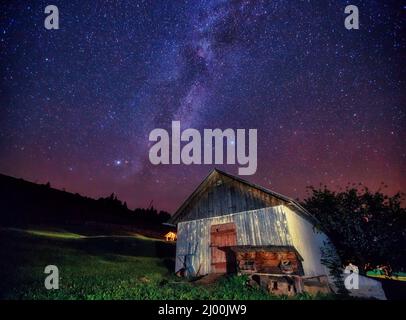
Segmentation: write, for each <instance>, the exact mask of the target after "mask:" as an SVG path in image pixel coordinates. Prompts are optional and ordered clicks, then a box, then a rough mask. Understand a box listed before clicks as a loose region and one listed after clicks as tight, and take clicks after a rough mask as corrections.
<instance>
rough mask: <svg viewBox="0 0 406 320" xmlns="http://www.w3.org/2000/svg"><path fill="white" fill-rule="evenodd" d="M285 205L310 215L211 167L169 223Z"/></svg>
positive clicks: (260, 189)
mask: <svg viewBox="0 0 406 320" xmlns="http://www.w3.org/2000/svg"><path fill="white" fill-rule="evenodd" d="M279 205H286V206H288V207H291V208H292V209H294V210H295V212H298V213H299V214H303V215H305V216H306V217H307V218H310V219H313V217H311V215H310V214H309V213H308V212H307V211H306V210H305V209H304V208H302V207H301V206H300V205H299V204H298V203H297V202H296V201H294V200H292V199H290V198H288V197H285V196H283V195H280V194H278V193H275V192H273V191H270V190H267V189H265V188H263V187H260V186H258V185H255V184H252V183H249V182H247V181H245V180H243V179H240V178H239V177H235V176H233V175H230V174H228V173H225V172H222V171H220V170H217V169H214V170H213V171H212V172H211V173H210V174H209V175H208V176H207V177H206V179H204V180H203V182H202V183H201V184H200V185H199V186H198V187H197V188H196V190H195V191H194V192H193V193H192V194H191V195H190V196H189V198H188V199H186V201H185V202H184V203H183V204H182V205H181V206H180V208H179V209H178V210H177V211H176V212H175V214H174V215H173V216H172V218H171V221H170V222H171V223H173V224H177V223H179V222H182V221H191V220H196V219H204V218H212V217H217V216H223V215H227V214H231V213H236V212H244V211H250V210H256V209H261V208H266V207H274V206H279Z"/></svg>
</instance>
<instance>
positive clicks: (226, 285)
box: [0, 229, 331, 300]
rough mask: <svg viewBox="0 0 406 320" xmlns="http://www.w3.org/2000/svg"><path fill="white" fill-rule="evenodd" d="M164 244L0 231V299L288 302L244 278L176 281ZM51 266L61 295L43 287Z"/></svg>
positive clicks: (142, 240)
mask: <svg viewBox="0 0 406 320" xmlns="http://www.w3.org/2000/svg"><path fill="white" fill-rule="evenodd" d="M53 232H56V231H55V230H54V231H53ZM161 244H166V243H160V241H157V240H152V239H148V238H120V237H118V238H115V237H107V238H93V239H92V238H86V237H82V238H63V237H54V236H52V237H49V236H43V235H38V234H33V233H30V232H21V231H16V230H10V229H8V230H7V231H4V230H1V229H0V261H1V262H2V268H0V299H29V300H32V299H35V300H36V299H46V300H48V299H57V300H61V299H63V300H78V299H80V300H82V299H85V300H105V299H136V300H139V299H140V300H143V299H152V300H154V299H179V300H188V299H198V300H209V299H222V300H230V299H232V300H249V299H259V300H264V299H266V300H272V299H287V297H276V296H273V295H270V294H268V293H267V292H265V291H264V290H262V289H260V288H253V287H251V286H249V285H248V283H247V282H248V281H247V280H248V278H247V277H245V276H240V277H238V276H232V277H228V278H224V279H222V280H221V281H219V282H218V283H215V284H212V285H199V284H196V283H194V282H187V281H186V280H183V279H180V278H177V277H175V276H174V275H173V265H168V264H167V260H168V259H169V257H168V256H166V255H165V254H161V255H159V252H161V251H160V250H161V249H160V250H158V251H157V247H160V246H161ZM123 247H126V248H127V249H123ZM120 248H121V249H120ZM168 254H170V255H172V252H171V251H168ZM49 264H54V265H56V266H58V268H59V272H60V283H59V285H60V288H59V289H58V290H46V289H45V287H44V279H45V276H46V275H45V274H44V268H45V266H46V265H49ZM326 297H327V296H326ZM298 298H299V299H312V298H314V297H311V296H307V295H300V296H298ZM318 298H319V297H318ZM329 298H331V296H329Z"/></svg>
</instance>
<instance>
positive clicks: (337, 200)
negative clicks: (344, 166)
mask: <svg viewBox="0 0 406 320" xmlns="http://www.w3.org/2000/svg"><path fill="white" fill-rule="evenodd" d="M401 204H402V194H400V193H397V194H395V195H394V196H392V197H389V196H387V195H385V194H383V193H382V192H381V191H377V192H371V191H370V190H368V188H363V187H361V186H351V187H347V188H346V189H345V190H344V191H339V192H334V191H331V190H329V189H327V188H326V187H320V188H318V189H316V188H313V187H310V195H309V197H308V198H307V199H305V200H304V202H303V206H304V207H306V208H307V209H308V210H309V211H310V212H312V213H313V214H314V215H315V216H316V217H317V219H318V220H319V221H320V223H321V228H322V229H323V230H325V231H326V232H327V234H328V235H329V236H330V238H331V239H332V241H333V243H334V245H335V247H336V249H337V251H338V254H339V256H340V257H341V259H342V260H343V262H344V263H345V262H347V261H352V262H353V263H356V264H358V265H364V264H366V263H371V264H372V265H378V264H390V265H391V266H392V267H393V268H396V269H404V268H405V265H406V264H405V257H406V246H405V243H406V209H405V208H402V206H401Z"/></svg>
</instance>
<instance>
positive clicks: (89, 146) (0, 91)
mask: <svg viewBox="0 0 406 320" xmlns="http://www.w3.org/2000/svg"><path fill="white" fill-rule="evenodd" d="M364 2H366V3H364ZM48 4H49V3H46V2H42V1H38V2H36V3H35V4H32V3H24V2H21V3H16V2H10V3H2V4H1V5H0V6H1V7H0V11H1V20H0V49H1V50H0V75H1V77H0V82H1V86H0V103H1V109H0V124H1V127H0V128H1V132H0V172H1V173H4V174H9V175H13V176H16V177H21V178H24V179H27V180H31V181H37V182H41V183H44V182H47V181H50V183H51V185H52V186H54V187H57V188H65V189H66V190H68V191H72V192H79V193H81V194H84V195H88V196H92V197H100V196H106V195H108V194H110V193H112V192H115V193H117V194H118V196H119V198H120V199H122V200H125V201H127V203H128V204H129V206H130V207H136V206H137V207H138V206H140V207H145V206H147V205H148V204H149V203H150V202H151V201H152V200H153V201H154V205H155V206H156V207H158V208H160V209H165V210H169V211H172V210H174V209H175V208H176V207H177V206H178V205H179V204H180V202H181V201H182V200H183V199H184V198H185V197H186V196H187V195H188V194H189V193H190V192H192V190H193V188H194V187H195V186H196V185H197V184H198V183H199V182H200V181H201V180H202V179H203V178H204V177H205V176H206V175H207V174H208V173H209V171H210V170H211V169H212V168H213V167H214V166H211V165H191V166H185V165H167V166H153V165H152V164H150V163H149V160H148V150H149V147H150V145H151V144H150V143H149V141H148V135H149V132H150V131H151V130H153V129H154V128H166V129H169V128H170V126H171V121H175V120H179V121H181V124H182V127H183V128H184V129H185V128H188V127H193V128H196V129H199V130H202V129H203V128H222V129H226V128H234V129H237V128H245V129H250V128H255V129H258V170H257V172H256V174H255V175H253V176H250V177H245V178H246V179H248V180H250V181H252V182H255V183H258V184H261V185H263V186H265V187H268V188H271V189H273V190H275V191H278V192H281V193H284V194H286V195H289V196H292V197H294V198H296V197H299V198H301V197H303V196H305V190H306V186H308V185H316V186H317V185H319V184H320V183H322V184H326V185H327V186H329V187H331V188H338V187H339V186H345V185H346V184H347V183H349V182H351V183H358V182H361V183H364V184H365V185H367V186H369V187H370V188H372V189H377V188H378V187H379V186H380V184H381V182H385V183H386V184H387V185H388V190H387V191H388V192H389V193H393V192H396V191H398V190H401V191H406V190H405V189H406V188H405V187H406V186H405V158H406V151H405V148H404V146H405V143H404V141H406V132H405V114H406V107H405V94H404V92H405V87H404V80H405V79H404V73H402V69H404V64H403V63H402V62H403V61H404V55H402V53H403V52H404V49H405V41H404V40H405V39H404V33H403V34H402V31H404V24H403V21H402V20H401V15H402V14H404V11H405V8H404V7H403V6H402V5H401V3H400V2H399V3H396V2H391V3H390V2H385V3H380V1H363V3H362V4H357V3H354V4H357V5H358V7H359V11H360V29H359V30H347V29H346V28H345V27H344V19H345V16H346V15H345V14H344V8H345V6H346V5H347V4H349V2H348V1H311V2H309V1H300V2H299V1H289V2H288V1H220V0H217V1H197V0H196V1H167V0H165V1H114V2H107V1H106V3H105V4H103V3H102V2H101V1H97V2H94V3H93V2H91V1H53V2H52V4H54V5H57V6H58V8H59V11H60V29H59V30H46V29H45V28H44V19H45V16H46V15H45V14H44V8H45V7H46V6H47V5H48ZM402 11H403V12H402ZM237 167H238V166H237V165H235V166H233V165H223V166H220V168H221V169H223V170H226V171H228V172H230V173H236V172H237Z"/></svg>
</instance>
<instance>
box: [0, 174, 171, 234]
mask: <svg viewBox="0 0 406 320" xmlns="http://www.w3.org/2000/svg"><path fill="white" fill-rule="evenodd" d="M169 218H170V214H169V213H167V212H164V211H160V212H158V211H157V210H156V209H155V208H153V207H151V208H148V209H141V208H137V209H134V210H130V209H128V208H127V205H126V203H125V202H124V203H122V202H121V201H120V200H119V199H117V197H116V196H115V195H114V193H113V194H111V195H110V196H109V197H106V198H100V199H97V200H96V199H92V198H89V197H85V196H82V195H80V194H78V193H71V192H67V191H63V190H58V189H54V188H52V187H51V186H50V184H49V183H47V184H37V183H34V182H30V181H26V180H23V179H19V178H14V177H11V176H7V175H4V174H0V224H1V225H22V224H23V225H25V224H48V223H51V224H53V223H58V224H60V223H83V222H89V221H95V222H101V223H117V224H134V225H137V226H140V225H145V226H148V227H150V226H154V225H155V226H157V225H161V224H162V223H163V222H165V221H167V220H168V219H169Z"/></svg>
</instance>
